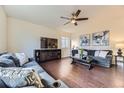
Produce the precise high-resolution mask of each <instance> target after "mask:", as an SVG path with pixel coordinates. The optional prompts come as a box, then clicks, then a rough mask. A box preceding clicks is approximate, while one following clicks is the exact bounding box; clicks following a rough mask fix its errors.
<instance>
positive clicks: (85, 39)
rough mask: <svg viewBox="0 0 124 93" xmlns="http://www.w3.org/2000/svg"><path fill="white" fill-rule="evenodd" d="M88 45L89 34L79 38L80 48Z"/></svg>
mask: <svg viewBox="0 0 124 93" xmlns="http://www.w3.org/2000/svg"><path fill="white" fill-rule="evenodd" d="M89 45H90V34H85V35H81V36H80V46H81V47H82V46H89Z"/></svg>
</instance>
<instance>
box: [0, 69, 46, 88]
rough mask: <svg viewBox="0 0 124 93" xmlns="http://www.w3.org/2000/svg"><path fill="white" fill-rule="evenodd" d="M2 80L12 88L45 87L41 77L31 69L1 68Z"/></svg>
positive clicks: (0, 76)
mask: <svg viewBox="0 0 124 93" xmlns="http://www.w3.org/2000/svg"><path fill="white" fill-rule="evenodd" d="M0 78H1V80H2V81H3V82H4V83H5V84H6V85H7V86H8V87H10V88H16V87H25V86H32V85H34V86H36V87H38V88H39V87H44V86H43V84H42V83H41V80H40V77H39V75H38V74H37V73H36V72H35V71H34V70H33V69H31V68H19V67H18V68H17V67H11V68H2V67H0Z"/></svg>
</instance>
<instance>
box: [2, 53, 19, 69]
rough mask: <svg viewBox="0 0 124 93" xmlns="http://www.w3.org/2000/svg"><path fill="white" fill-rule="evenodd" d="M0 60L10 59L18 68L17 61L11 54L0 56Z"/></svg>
mask: <svg viewBox="0 0 124 93" xmlns="http://www.w3.org/2000/svg"><path fill="white" fill-rule="evenodd" d="M0 58H6V59H10V60H12V61H13V62H14V64H15V65H16V67H20V63H19V59H18V58H17V57H16V56H15V55H14V54H13V53H7V54H3V55H1V56H0Z"/></svg>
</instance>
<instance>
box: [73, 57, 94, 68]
mask: <svg viewBox="0 0 124 93" xmlns="http://www.w3.org/2000/svg"><path fill="white" fill-rule="evenodd" d="M74 63H80V64H83V65H85V66H88V69H89V70H91V69H92V68H93V59H92V57H90V56H87V58H86V59H82V58H78V57H74V56H73V57H72V63H71V64H74Z"/></svg>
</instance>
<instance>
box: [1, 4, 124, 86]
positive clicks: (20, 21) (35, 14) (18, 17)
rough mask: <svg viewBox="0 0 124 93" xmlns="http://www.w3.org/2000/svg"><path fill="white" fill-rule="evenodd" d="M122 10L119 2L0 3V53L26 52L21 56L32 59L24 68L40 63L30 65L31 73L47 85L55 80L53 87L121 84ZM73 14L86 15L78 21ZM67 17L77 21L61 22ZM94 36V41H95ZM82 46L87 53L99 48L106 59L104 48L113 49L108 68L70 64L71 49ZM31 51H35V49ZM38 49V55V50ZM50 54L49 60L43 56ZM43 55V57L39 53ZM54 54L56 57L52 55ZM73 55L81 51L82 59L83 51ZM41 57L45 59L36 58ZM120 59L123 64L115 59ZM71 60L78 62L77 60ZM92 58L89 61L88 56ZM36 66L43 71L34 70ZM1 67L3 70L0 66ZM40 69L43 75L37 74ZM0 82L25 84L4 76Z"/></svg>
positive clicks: (123, 15)
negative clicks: (63, 3)
mask: <svg viewBox="0 0 124 93" xmlns="http://www.w3.org/2000/svg"><path fill="white" fill-rule="evenodd" d="M123 9H124V6H121V5H120V6H118V5H116V6H115V5H113V6H109V5H106V6H102V5H79V6H76V5H70V6H69V5H63V6H61V5H59V6H56V5H53V6H50V5H46V6H42V5H30V6H29V5H1V6H0V43H1V44H0V53H5V52H8V53H15V55H16V57H20V55H19V53H23V54H24V55H23V56H25V55H26V57H28V58H31V59H30V60H34V59H35V61H36V63H33V64H30V62H29V64H28V63H27V64H28V66H29V65H30V66H31V65H32V67H33V66H34V65H36V64H39V66H38V67H35V68H36V72H38V73H40V75H41V77H42V78H43V79H48V81H49V80H50V83H49V84H51V82H52V85H54V84H55V86H56V84H57V85H58V86H60V88H62V87H64V88H69V87H70V88H88V87H90V88H94V87H95V88H101V87H102V88H104V87H105V88H108V87H109V88H111V87H112V88H113V87H119V88H123V87H124V78H123V77H124V73H123V72H124V70H123V69H124V65H123V64H124V59H123V58H124V55H123V52H124V51H123V48H124V37H123V33H124V32H123V29H124V26H123V24H124V13H123V12H122V11H123ZM79 11H80V13H78V12H79ZM77 14H78V17H79V18H85V19H86V20H84V19H83V20H81V21H77V18H78V17H76V18H75V16H76V15H77ZM64 17H67V18H64ZM68 17H69V18H70V17H73V19H74V21H76V22H77V23H76V24H75V22H74V23H73V22H72V21H73V20H72V18H70V19H71V21H69V24H68V23H67V24H66V25H64V24H65V23H66V22H68V20H70V19H68ZM66 19H67V20H66ZM104 33H105V34H104ZM85 37H86V38H87V39H86V38H85ZM95 37H97V39H94V38H95ZM41 38H43V39H46V40H47V41H45V42H48V41H49V42H50V43H49V44H47V43H45V45H44V46H45V47H44V46H43V47H42V45H43V43H42V40H41ZM102 41H104V42H102ZM46 44H47V45H46ZM51 44H52V45H51ZM85 49H86V50H88V51H89V50H96V51H97V52H99V54H100V52H101V51H102V52H101V56H105V58H104V59H105V60H106V59H107V57H106V56H107V54H108V52H106V53H105V52H104V50H110V51H112V53H111V54H109V56H111V62H110V63H109V64H110V66H109V67H104V66H101V65H100V66H97V64H95V65H94V63H93V68H92V69H90V70H89V69H87V66H85V64H83V65H82V64H78V62H76V64H71V62H72V59H74V58H73V57H72V50H76V51H77V50H78V52H79V50H81V51H80V52H82V51H83V52H84V51H85ZM36 50H37V51H38V52H37V53H35V52H36ZM42 51H43V54H41V52H42ZM46 51H47V52H48V53H46ZM51 51H52V52H51ZM53 51H54V52H53ZM59 51H60V52H59ZM96 51H95V52H94V55H95V53H96ZM50 52H51V54H52V57H54V58H53V59H54V60H53V59H52V60H51V58H50V57H48V56H49V55H50V54H49V53H50ZM57 52H58V53H59V54H58V53H57ZM45 53H46V55H44V54H45ZM55 53H57V54H55ZM104 53H105V55H104ZM5 54H6V53H5ZM54 54H55V56H53V55H54ZM102 54H103V55H102ZM0 55H1V54H0ZM2 55H3V54H2ZM2 55H1V56H2ZM21 55H22V54H21ZM41 55H44V57H41ZM58 55H60V56H58ZM75 55H76V56H74V57H77V58H80V55H81V57H82V54H79V53H76V54H75ZM55 57H58V58H55ZM70 57H71V58H70ZM117 57H119V59H118V58H117ZM1 58H2V57H1ZM47 58H48V59H47ZM116 58H117V59H118V60H116ZM43 59H44V61H43V62H41V60H43ZM86 59H87V58H86ZM45 60H46V61H45ZM120 60H121V61H122V62H118V61H120ZM73 61H80V59H78V60H73ZM86 61H87V60H86ZM88 61H89V60H88ZM92 61H94V59H93V58H92ZM81 62H82V58H81ZM81 62H79V63H81ZM82 63H83V62H82ZM27 64H26V63H20V65H21V66H22V67H24V68H26V67H28V66H27ZM88 64H89V63H88ZM2 65H3V64H2ZM90 65H91V64H90ZM41 67H42V71H41V70H40V71H39V69H41ZM51 67H52V68H51ZM2 69H6V68H4V67H2ZM13 69H15V68H13ZM33 69H34V68H33ZM7 70H8V68H7ZM9 70H10V69H9ZM16 70H17V69H16ZM0 71H1V70H0ZM41 72H43V73H45V74H41ZM26 73H27V72H26ZM98 74H99V75H98ZM75 76H77V77H75ZM16 79H17V78H16ZM1 80H2V81H3V82H4V83H5V85H6V86H7V87H12V88H13V87H25V86H20V85H17V86H16V85H13V84H7V82H6V81H5V79H4V78H1ZM38 80H39V79H38ZM20 81H21V79H20ZM9 82H11V83H12V82H13V81H11V80H10V81H9ZM108 82H109V83H108ZM16 83H17V82H16ZM19 83H20V82H19ZM30 84H31V83H30ZM40 84H41V82H40ZM33 85H35V84H33ZM30 86H31V85H30ZM55 86H52V87H55ZM26 87H27V85H26ZM31 87H32V86H31ZM35 87H41V85H38V84H36V86H35ZM42 87H43V85H42ZM47 87H49V86H47Z"/></svg>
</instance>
